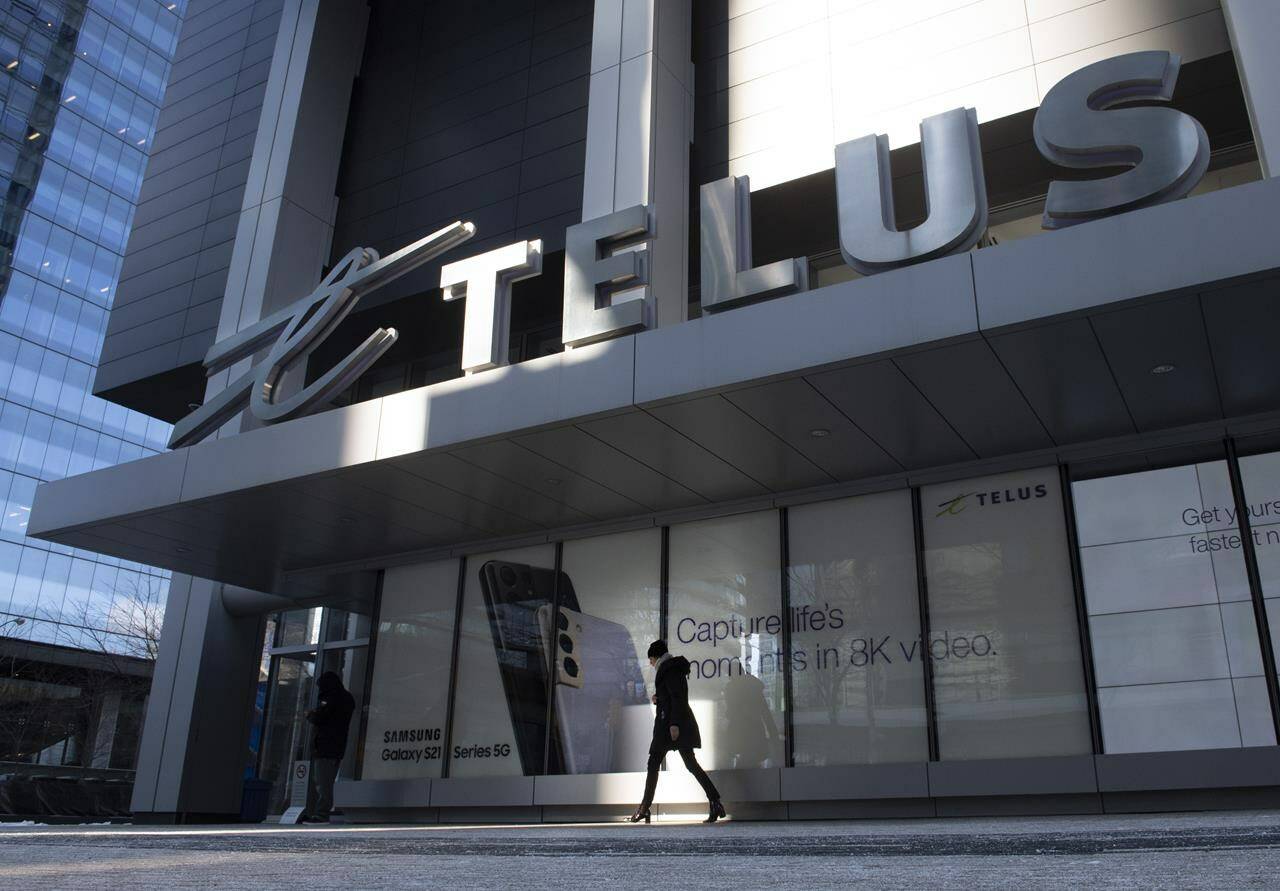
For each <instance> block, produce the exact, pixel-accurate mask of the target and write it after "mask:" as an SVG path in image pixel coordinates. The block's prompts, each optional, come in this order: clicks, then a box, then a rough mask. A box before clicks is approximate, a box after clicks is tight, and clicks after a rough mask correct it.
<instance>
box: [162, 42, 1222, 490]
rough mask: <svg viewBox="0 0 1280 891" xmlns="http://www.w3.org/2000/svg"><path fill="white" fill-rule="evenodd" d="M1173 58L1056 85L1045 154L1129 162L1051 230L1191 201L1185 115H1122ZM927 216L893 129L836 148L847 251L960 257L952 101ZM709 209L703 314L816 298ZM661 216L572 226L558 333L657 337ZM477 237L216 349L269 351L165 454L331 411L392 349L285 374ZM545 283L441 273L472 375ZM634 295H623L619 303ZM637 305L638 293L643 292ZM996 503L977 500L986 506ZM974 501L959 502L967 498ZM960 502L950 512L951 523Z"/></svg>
mask: <svg viewBox="0 0 1280 891" xmlns="http://www.w3.org/2000/svg"><path fill="white" fill-rule="evenodd" d="M1180 65H1181V61H1180V59H1179V57H1178V56H1176V55H1173V54H1172V53H1167V52H1140V53H1130V54H1128V55H1124V56H1117V57H1115V58H1113V59H1106V60H1104V61H1102V62H1096V63H1094V64H1093V65H1089V66H1087V67H1085V68H1082V69H1080V70H1079V71H1077V72H1075V73H1074V74H1071V75H1068V76H1067V77H1066V78H1064V79H1063V80H1062V81H1060V82H1059V83H1058V84H1057V85H1056V86H1055V87H1054V88H1053V89H1051V90H1050V91H1049V93H1048V95H1046V96H1045V98H1044V101H1043V102H1042V103H1041V104H1040V108H1039V110H1038V111H1037V112H1036V119H1035V125H1034V131H1035V142H1036V146H1037V148H1038V149H1039V150H1040V153H1041V154H1042V155H1044V157H1045V158H1047V159H1048V160H1049V161H1051V162H1053V163H1055V164H1058V165H1060V166H1063V167H1072V168H1076V169H1088V168H1095V167H1125V168H1128V169H1127V170H1125V171H1124V172H1123V173H1119V174H1117V175H1115V176H1109V177H1105V178H1103V179H1094V180H1087V181H1076V182H1054V183H1051V184H1050V186H1049V193H1048V197H1047V199H1046V202H1045V210H1044V220H1043V226H1044V228H1046V229H1056V228H1060V227H1063V226H1069V225H1073V224H1075V223H1081V222H1085V221H1087V220H1094V219H1098V218H1100V217H1105V216H1108V215H1111V214H1115V213H1122V212H1124V211H1128V210H1133V209H1135V208H1139V207H1147V206H1150V205H1153V204H1159V203H1162V202H1165V201H1171V200H1173V199H1175V198H1181V197H1183V196H1185V195H1187V194H1188V193H1189V192H1190V191H1191V190H1192V189H1193V188H1195V186H1196V184H1197V183H1198V182H1199V181H1200V178H1201V177H1202V176H1203V175H1204V172H1205V170H1206V169H1208V164H1209V140H1208V137H1207V136H1206V135H1205V131H1204V128H1203V127H1202V126H1200V124H1199V122H1197V121H1196V120H1195V119H1194V118H1192V117H1191V116H1189V115H1187V114H1184V113H1182V112H1180V111H1177V110H1176V109H1172V108H1126V107H1116V106H1120V105H1123V104H1126V103H1131V102H1133V101H1134V100H1136V99H1146V100H1149V101H1158V102H1168V101H1169V100H1170V99H1172V98H1173V88H1174V85H1175V84H1176V83H1177V80H1178V71H1179V68H1180ZM920 138H921V146H920V148H921V153H922V155H923V161H924V171H925V177H924V182H925V193H926V194H925V202H926V206H927V208H928V213H929V215H928V217H927V219H926V220H925V221H924V222H923V223H921V224H920V225H918V226H916V227H915V228H913V229H909V230H905V231H904V230H900V229H899V228H898V227H897V223H896V221H895V220H894V214H893V206H894V205H893V192H892V185H891V179H890V175H889V144H888V139H887V137H885V136H883V135H877V134H870V135H867V136H864V137H862V138H861V139H855V140H852V141H850V142H846V143H843V144H841V145H838V146H836V150H835V172H836V193H837V196H836V197H837V206H838V210H839V238H840V252H841V254H842V255H843V257H844V260H845V262H846V263H847V264H848V265H849V266H851V267H853V268H854V269H856V270H858V271H859V272H861V273H863V274H866V275H872V274H874V273H877V272H883V271H885V270H889V269H897V268H899V267H902V266H907V265H910V264H913V263H922V262H925V261H927V260H932V259H934V258H936V257H942V256H945V255H947V254H954V253H958V252H962V251H967V250H969V249H970V248H972V247H973V246H974V245H975V244H977V243H978V240H979V239H980V238H981V237H982V234H983V233H984V232H985V231H986V228H987V190H986V184H985V182H984V180H983V173H982V146H981V144H980V142H979V138H978V118H977V112H976V111H975V110H974V109H972V108H956V109H953V110H951V111H948V112H944V113H943V114H939V115H934V116H932V117H929V118H926V119H925V120H924V121H923V122H922V123H921V125H920ZM700 201H701V209H702V213H701V227H702V229H701V256H700V263H701V272H702V308H703V310H705V311H706V312H708V313H716V312H723V311H726V310H730V309H732V308H733V307H736V306H740V305H742V304H744V303H750V302H753V301H756V300H763V299H766V298H769V297H776V296H781V295H783V294H791V293H795V292H797V291H804V290H807V289H808V287H809V282H808V261H807V259H806V258H804V257H799V258H793V259H790V260H780V261H778V262H775V263H770V264H768V265H765V266H757V267H752V266H751V191H750V185H749V183H748V182H747V180H746V178H745V177H729V178H726V179H723V180H720V181H719V182H714V183H708V184H706V185H704V186H703V187H702V189H701V193H700ZM655 226H656V222H655V220H654V218H653V211H652V209H651V208H650V207H648V206H645V205H636V206H635V207H628V208H625V209H623V210H619V211H616V212H614V213H611V214H608V215H607V216H603V217H600V218H598V219H594V220H587V221H585V222H582V223H580V224H578V225H576V226H570V227H569V229H568V230H567V231H566V232H565V272H564V313H563V324H562V329H561V330H562V333H561V339H562V340H563V342H564V344H565V346H566V347H570V348H572V347H576V346H582V345H585V344H589V343H594V342H596V341H601V340H607V339H610V338H613V337H618V336H621V335H624V334H629V333H632V332H636V331H642V330H644V329H645V328H648V327H650V325H651V319H650V318H649V317H648V316H647V310H646V305H647V303H648V300H647V298H648V296H649V289H650V287H651V285H650V281H649V269H648V255H647V251H646V250H644V248H645V247H646V245H647V244H648V242H649V241H650V240H651V239H652V238H653V236H654V233H655V231H656V228H655ZM474 234H475V226H473V225H472V224H471V223H466V222H462V221H459V222H456V223H454V224H452V225H450V226H446V227H445V228H444V229H441V230H440V231H439V232H436V233H434V234H432V235H428V236H427V237H426V238H423V239H421V240H419V241H417V242H415V243H413V244H411V245H409V246H408V247H405V248H402V249H401V250H399V251H396V252H395V253H394V254H391V255H390V256H388V257H379V256H378V253H377V252H376V251H374V250H372V249H371V248H356V249H355V250H353V251H352V252H351V253H349V254H348V255H347V256H346V257H344V258H343V259H342V260H341V261H339V263H338V264H337V265H336V266H335V267H334V268H333V271H331V272H330V273H329V275H328V276H326V277H325V279H324V280H323V281H322V282H321V283H320V284H319V286H318V287H317V288H316V289H315V290H314V291H313V292H312V293H311V294H309V295H308V296H306V297H304V298H302V299H301V300H298V301H297V302H295V303H294V304H292V305H290V306H287V307H285V308H284V309H282V310H280V311H279V312H277V313H275V314H273V315H271V316H268V317H267V318H265V319H262V320H261V321H259V322H258V323H256V324H254V325H252V326H250V327H248V328H245V329H244V330H241V331H239V332H237V333H236V334H234V335H232V336H231V337H229V338H226V339H224V340H223V341H220V342H219V343H217V344H215V345H214V346H213V347H212V348H211V349H210V350H209V352H208V354H207V355H206V356H205V360H204V366H205V371H206V373H207V374H209V375H213V374H215V373H217V372H218V371H221V370H224V369H228V368H230V367H231V366H232V365H234V364H236V363H237V362H239V361H240V360H242V359H245V358H248V357H249V356H251V355H253V354H254V353H256V352H258V351H259V350H261V349H263V348H267V347H270V353H269V355H268V356H267V358H266V359H265V360H264V361H263V362H261V363H259V364H258V365H257V366H255V367H253V368H250V369H249V370H248V371H245V372H244V373H242V374H241V375H240V376H239V377H238V378H236V379H235V380H233V381H232V382H231V383H230V384H229V385H228V386H227V387H226V388H225V389H224V390H222V392H220V393H218V394H217V395H216V396H214V397H213V398H211V399H210V400H209V401H208V402H206V403H205V404H204V405H202V406H201V407H200V408H198V409H196V410H195V411H194V412H192V413H191V414H190V415H188V416H187V417H186V418H184V419H182V420H181V421H180V422H179V423H177V424H175V425H174V429H173V436H172V437H171V438H170V440H169V447H170V448H178V447H180V446H184V445H190V444H191V443H193V442H197V441H199V440H201V439H203V438H204V437H205V436H208V435H209V434H210V433H212V432H213V431H215V430H217V429H218V428H219V427H220V426H222V424H224V423H226V422H227V421H228V420H230V418H231V417H233V416H234V415H236V414H238V413H239V412H240V411H242V410H243V409H245V408H248V409H249V410H250V411H251V412H252V413H253V415H254V416H255V417H257V418H258V419H259V420H260V421H262V422H264V423H275V422H278V421H284V420H288V419H290V418H295V417H299V416H301V415H304V414H307V413H309V412H311V411H315V410H317V409H318V408H320V407H321V406H323V405H326V404H328V403H329V402H330V401H331V400H332V399H333V397H334V396H336V395H337V394H338V393H340V392H341V391H342V390H343V389H344V388H346V387H347V386H349V385H350V384H351V383H352V382H353V381H354V380H355V379H356V378H358V377H359V376H360V375H361V374H362V373H363V372H364V371H366V370H367V369H368V368H369V367H370V366H372V365H373V363H374V362H376V361H377V360H378V359H379V358H380V357H381V356H382V355H383V354H384V353H386V351H387V350H388V349H390V348H391V345H392V344H394V343H395V340H396V336H397V335H396V332H395V330H394V329H389V328H385V329H384V328H379V329H377V330H375V331H374V332H373V333H372V334H371V335H370V336H369V337H368V338H367V339H366V340H365V342H364V343H363V344H361V345H360V346H359V347H357V348H356V349H355V350H354V351H352V352H351V353H350V354H349V355H348V356H346V357H345V358H344V359H343V360H342V361H340V362H339V363H338V364H337V365H336V366H335V367H334V368H333V369H331V370H330V371H329V372H328V373H327V374H325V375H324V376H322V377H321V378H320V379H318V380H316V381H314V382H312V383H310V384H308V385H307V386H305V387H303V388H302V390H301V391H300V392H297V393H293V394H290V395H285V394H284V393H282V389H283V388H282V387H281V386H280V384H281V382H282V380H283V378H284V376H285V373H286V372H287V371H288V370H289V369H290V368H292V367H295V366H296V365H297V364H299V363H300V362H303V361H305V360H306V358H307V356H308V355H309V354H310V353H311V352H312V350H314V349H315V348H316V347H317V346H319V344H320V343H322V342H323V341H324V339H325V338H327V337H328V336H329V335H330V334H331V333H333V331H334V329H335V328H336V327H337V326H338V324H339V323H340V322H341V321H342V320H343V319H344V318H345V317H346V316H347V315H348V314H349V313H350V312H351V311H352V309H353V308H354V307H355V305H356V303H357V302H358V301H359V299H360V297H361V296H362V295H364V294H367V293H369V292H370V291H373V290H374V289H376V288H379V287H381V286H382V285H385V284H387V283H388V282H390V281H392V280H393V279H396V278H398V277H400V276H402V275H404V274H405V273H406V272H409V271H410V270H412V269H414V268H416V267H418V266H420V265H422V264H423V263H425V262H427V261H428V260H430V259H432V258H434V257H437V256H439V255H440V254H442V253H444V252H446V251H448V250H451V249H453V248H454V247H456V246H458V245H460V244H462V243H463V242H465V241H467V240H468V239H470V238H471V237H472V235H474ZM541 274H542V243H541V241H540V240H532V241H520V242H516V243H515V244H511V245H507V246H506V247H502V248H498V249H496V250H491V251H489V252H487V253H484V254H480V255H479V256H475V257H469V258H467V259H464V260H462V261H459V262H456V263H450V264H448V265H447V266H445V267H444V268H443V269H442V270H441V278H440V287H441V288H442V289H443V291H444V299H445V300H461V299H464V298H465V300H466V311H465V313H464V315H463V336H462V340H463V344H462V370H463V371H464V372H465V373H466V374H475V373H480V372H484V371H486V370H488V369H491V368H495V367H497V366H500V365H504V364H506V362H507V343H506V341H507V337H508V332H509V322H508V319H509V315H510V307H511V285H512V284H513V283H514V282H517V281H520V280H521V279H525V278H530V277H533V276H537V275H541ZM621 291H626V292H627V294H626V295H625V296H619V299H618V300H617V301H616V302H615V300H614V295H615V294H616V293H618V292H621ZM637 298H638V299H637ZM1000 494H1001V493H994V492H993V493H974V497H975V498H977V499H979V502H978V503H979V506H982V505H984V504H985V503H987V501H988V500H989V501H990V503H992V504H1000V503H1003V502H1002V500H1000V499H997V498H996V497H995V496H997V495H1000ZM962 497H967V496H962ZM962 510H964V505H963V503H959V504H951V503H948V506H947V509H946V513H950V514H954V513H959V512H960V511H962Z"/></svg>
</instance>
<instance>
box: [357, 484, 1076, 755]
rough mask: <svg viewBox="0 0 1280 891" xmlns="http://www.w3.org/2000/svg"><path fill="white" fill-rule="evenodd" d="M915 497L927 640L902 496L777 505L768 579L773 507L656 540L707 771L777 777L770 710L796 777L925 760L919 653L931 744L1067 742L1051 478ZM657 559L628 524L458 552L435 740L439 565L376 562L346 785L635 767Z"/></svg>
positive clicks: (674, 645)
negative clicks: (371, 651)
mask: <svg viewBox="0 0 1280 891" xmlns="http://www.w3.org/2000/svg"><path fill="white" fill-rule="evenodd" d="M921 497H922V508H923V513H924V516H923V517H922V519H923V525H924V529H923V531H924V538H925V549H926V552H925V565H926V569H927V572H928V574H929V579H928V582H929V585H928V590H929V613H930V614H929V627H930V633H929V635H928V638H927V639H926V638H925V636H924V635H923V634H922V632H921V628H922V622H921V617H920V614H919V603H920V600H919V581H918V578H917V561H916V556H915V546H914V533H913V519H912V507H911V496H910V493H908V492H906V491H898V492H889V493H882V494H877V495H868V496H862V497H857V498H848V499H842V500H837V501H829V502H822V503H819V504H813V505H806V506H802V507H796V508H792V509H791V511H790V512H789V514H788V518H789V519H788V525H789V529H788V550H789V553H790V565H789V566H788V567H787V571H786V574H785V577H784V574H783V569H782V554H781V538H782V529H781V514H780V513H779V512H778V511H772V510H771V511H758V512H753V513H744V514H738V515H733V516H728V517H719V518H715V519H710V520H703V521H697V522H692V523H685V524H681V525H677V526H672V527H671V528H670V530H669V539H668V554H667V567H668V569H667V573H668V578H667V585H668V617H667V621H668V624H667V632H668V640H669V643H670V646H671V649H672V650H673V652H676V653H679V654H681V655H683V656H685V657H686V658H688V660H689V662H690V665H691V673H690V676H689V694H690V704H691V706H692V708H693V710H694V714H695V716H696V718H697V720H698V723H699V726H700V728H701V736H702V741H703V746H702V750H701V752H700V754H699V758H700V761H701V762H702V763H703V764H704V765H705V766H706V767H708V768H716V769H734V768H738V769H742V768H760V767H778V766H781V765H782V764H783V763H784V757H785V756H784V753H785V745H784V743H785V736H784V734H785V730H786V726H787V720H786V719H787V711H786V710H787V708H788V707H790V708H791V719H792V721H791V724H792V728H793V732H794V734H795V738H794V746H793V748H794V754H795V763H796V764H797V765H806V764H809V765H831V764H859V763H876V762H891V761H919V760H925V759H927V757H928V742H927V731H926V726H927V725H926V718H925V689H924V677H925V674H924V664H925V663H926V661H929V662H931V663H932V666H933V671H932V673H933V676H934V683H935V701H936V704H937V710H938V726H939V740H940V743H941V745H942V748H943V752H944V754H945V755H947V756H949V757H993V756H994V755H998V754H1005V755H1033V754H1063V753H1066V752H1070V751H1075V750H1076V749H1086V750H1087V748H1088V745H1089V743H1088V723H1087V717H1086V715H1085V711H1084V697H1083V689H1082V683H1081V682H1082V677H1083V674H1082V671H1081V666H1080V662H1079V658H1080V656H1079V653H1080V650H1079V644H1078V639H1077V636H1076V628H1075V616H1074V600H1073V592H1072V588H1071V574H1070V567H1069V561H1068V555H1067V552H1066V540H1065V534H1064V528H1063V523H1064V513H1063V507H1062V498H1061V492H1060V489H1059V484H1058V479H1057V474H1056V471H1054V470H1052V469H1049V470H1036V471H1028V472H1021V473H1015V474H1003V475H1001V476H998V477H990V478H986V479H981V480H969V481H963V482H960V483H954V484H945V485H937V486H930V487H926V488H925V489H923V490H922V492H921ZM661 547H662V535H661V531H660V530H658V529H645V530H640V531H636V532H627V533H620V534H616V535H606V536H599V537H594V538H587V539H580V540H574V541H569V542H565V544H564V546H563V552H562V557H561V561H560V567H559V569H558V570H557V568H556V554H555V547H554V546H553V545H550V544H548V545H540V546H536V547H531V548H523V549H519V550H509V551H499V552H492V553H487V554H476V555H472V556H470V557H468V558H467V559H466V561H465V564H464V566H463V567H462V570H461V571H462V611H461V623H460V627H459V628H458V629H457V634H456V638H457V662H456V676H455V678H454V679H453V680H454V684H455V689H456V693H455V701H454V704H453V718H452V722H453V724H452V731H451V732H446V728H445V724H446V712H447V711H448V705H449V682H450V678H449V674H450V664H451V659H452V652H453V645H454V638H455V634H454V627H453V623H454V616H455V613H456V604H457V597H458V573H459V561H457V560H449V561H443V562H440V563H435V564H428V565H422V566H413V567H400V568H394V569H389V570H387V573H386V576H385V579H384V584H383V594H382V607H381V615H380V617H379V636H378V640H377V644H376V650H375V660H376V664H375V669H374V679H373V688H372V691H371V696H370V713H369V725H368V734H367V737H366V745H365V759H364V772H363V776H364V778H366V779H393V778H409V777H438V776H441V770H442V767H443V762H444V759H445V758H446V757H447V759H448V762H449V775H450V776H452V777H473V776H520V775H540V774H544V773H548V774H590V773H612V772H623V771H641V770H643V769H644V766H645V761H646V757H647V753H648V747H649V742H650V740H651V738H652V724H653V707H652V705H651V704H650V696H651V694H652V692H653V691H652V669H650V668H649V666H648V664H647V661H646V659H645V651H646V649H647V647H648V644H649V642H650V641H651V640H653V639H655V638H656V637H658V636H659V627H660V605H661V567H662V562H663V561H662V553H661ZM784 580H785V583H786V585H787V587H788V589H789V590H788V595H789V598H790V613H789V614H787V615H784V607H783V586H784ZM788 621H789V625H790V632H791V646H790V648H789V649H788V648H787V647H786V646H785V643H784V642H785V636H784V634H783V628H784V624H785V623H786V622H788ZM788 670H789V671H790V674H791V681H792V697H793V702H792V703H790V705H789V704H788V703H787V701H786V683H785V678H786V672H787V671H788ZM1015 725H1016V727H1015ZM446 749H447V751H446ZM993 753H994V755H993Z"/></svg>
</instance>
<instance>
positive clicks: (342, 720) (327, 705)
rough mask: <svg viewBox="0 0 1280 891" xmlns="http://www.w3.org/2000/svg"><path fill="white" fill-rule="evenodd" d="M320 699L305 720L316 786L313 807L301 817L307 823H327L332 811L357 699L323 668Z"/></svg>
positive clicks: (317, 687)
mask: <svg viewBox="0 0 1280 891" xmlns="http://www.w3.org/2000/svg"><path fill="white" fill-rule="evenodd" d="M316 689H317V690H318V691H319V694H320V695H319V702H317V703H316V707H315V708H313V709H311V710H310V711H308V712H307V720H308V721H310V722H311V723H312V724H313V725H314V726H315V733H314V734H313V736H312V738H311V783H312V787H313V788H314V789H315V808H314V810H313V811H312V812H311V814H310V815H309V816H307V817H305V818H304V820H305V822H307V823H328V822H329V813H330V811H332V810H333V784H334V782H335V781H336V780H337V779H338V765H339V764H341V763H342V756H343V755H345V754H346V753H347V731H348V730H349V729H350V727H351V715H352V713H353V712H355V710H356V700H355V697H353V696H352V695H351V694H350V693H348V692H347V688H346V687H344V686H342V679H341V678H339V677H338V675H337V674H335V673H334V672H332V671H326V672H325V673H324V674H322V675H320V677H319V678H318V679H317V680H316Z"/></svg>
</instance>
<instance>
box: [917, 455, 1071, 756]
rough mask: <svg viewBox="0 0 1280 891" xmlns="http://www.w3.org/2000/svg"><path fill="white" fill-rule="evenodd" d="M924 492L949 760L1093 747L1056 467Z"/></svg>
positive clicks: (935, 659) (934, 660) (941, 726)
mask: <svg viewBox="0 0 1280 891" xmlns="http://www.w3.org/2000/svg"><path fill="white" fill-rule="evenodd" d="M920 497H921V504H922V507H923V525H924V547H925V567H926V573H927V578H928V603H929V653H930V658H931V663H930V664H931V666H932V670H933V677H934V702H935V707H936V710H937V729H938V746H939V753H940V755H941V757H942V758H943V759H944V760H965V759H979V758H1023V757H1037V756H1046V755H1074V754H1085V753H1088V752H1090V751H1092V748H1093V743H1092V740H1091V737H1090V731H1089V717H1088V708H1087V704H1086V700H1085V691H1084V671H1083V668H1082V666H1081V663H1080V658H1081V656H1080V641H1079V634H1078V631H1077V627H1076V625H1077V620H1076V608H1075V594H1074V591H1073V588H1072V581H1071V564H1070V559H1069V555H1068V553H1067V544H1066V530H1065V529H1064V528H1063V527H1064V522H1065V518H1064V513H1063V505H1062V494H1061V489H1060V485H1059V482H1058V472H1057V469H1056V468H1043V469H1038V470H1030V471H1022V472H1018V473H1007V474H1001V475H999V476H991V477H985V478H982V479H973V480H965V481H962V482H955V483H944V484H939V485H934V486H926V487H924V488H923V489H921V493H920Z"/></svg>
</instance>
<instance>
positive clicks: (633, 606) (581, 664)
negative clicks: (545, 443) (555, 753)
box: [553, 529, 662, 773]
mask: <svg viewBox="0 0 1280 891" xmlns="http://www.w3.org/2000/svg"><path fill="white" fill-rule="evenodd" d="M661 550H662V532H661V530H659V529H645V530H642V531H639V532H625V533H621V534H618V535H602V536H598V537H596V538H585V539H581V540H578V541H570V542H566V543H565V545H564V553H563V555H562V557H561V564H562V571H563V573H564V575H563V578H564V579H565V580H567V584H568V585H570V586H571V587H572V589H573V591H574V593H575V595H576V597H577V601H578V606H579V610H578V611H574V610H572V609H568V608H562V619H561V620H560V621H559V622H557V626H558V629H557V631H558V633H557V635H556V643H555V659H556V680H555V687H554V689H555V704H554V705H555V712H554V713H555V722H556V723H555V727H554V733H553V736H554V739H555V744H556V745H558V746H559V747H560V750H561V752H562V754H563V758H562V763H563V768H564V771H565V772H566V773H609V772H618V771H639V770H644V768H645V761H646V758H647V755H648V750H649V742H650V740H651V738H652V734H653V707H652V706H651V705H650V702H649V697H650V696H651V695H652V693H653V689H652V676H651V673H650V677H649V678H648V680H649V686H648V687H646V684H645V681H646V675H645V673H644V672H643V671H642V667H644V666H646V659H647V657H646V652H647V650H648V646H649V643H650V642H651V641H653V640H655V639H657V637H658V636H659V634H660V632H659V619H660V615H659V606H660V601H661V596H660V594H661V591H660V587H661V581H660V576H661V571H662V556H661Z"/></svg>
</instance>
